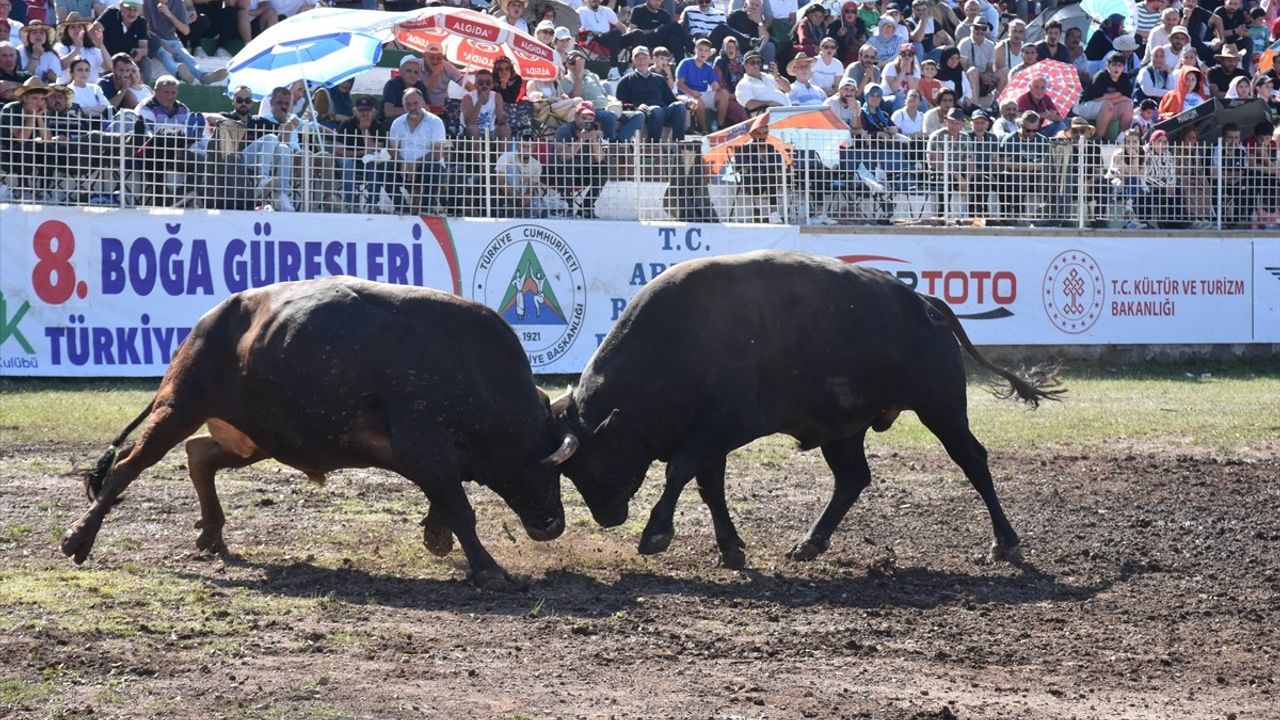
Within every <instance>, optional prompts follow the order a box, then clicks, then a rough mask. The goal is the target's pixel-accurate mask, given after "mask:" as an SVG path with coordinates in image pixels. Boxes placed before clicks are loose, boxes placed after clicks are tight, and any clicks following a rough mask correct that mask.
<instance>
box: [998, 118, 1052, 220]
mask: <svg viewBox="0 0 1280 720" xmlns="http://www.w3.org/2000/svg"><path fill="white" fill-rule="evenodd" d="M1018 123H1019V129H1018V132H1017V133H1015V134H1013V135H1009V136H1006V137H1005V138H1004V140H1001V141H1000V154H999V156H998V157H999V166H1000V169H1001V174H1002V180H1001V183H1000V187H999V189H998V193H997V194H998V196H999V199H1000V215H1001V217H1002V218H1003V222H1002V224H1007V223H1009V222H1015V223H1016V224H1019V225H1022V224H1025V222H1024V221H1023V220H1021V218H1022V217H1024V214H1023V212H1022V203H1023V200H1025V199H1026V198H1028V197H1030V196H1031V195H1033V194H1036V193H1040V194H1042V195H1041V196H1042V198H1043V193H1046V192H1048V190H1047V188H1045V187H1044V170H1045V167H1046V165H1047V160H1048V158H1049V141H1048V140H1047V139H1045V137H1044V136H1043V135H1041V134H1040V116H1039V115H1037V114H1036V112H1035V111H1034V110H1028V111H1026V112H1024V113H1022V115H1021V116H1019V118H1018Z"/></svg>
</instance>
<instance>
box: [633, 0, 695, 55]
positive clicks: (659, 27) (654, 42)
mask: <svg viewBox="0 0 1280 720" xmlns="http://www.w3.org/2000/svg"><path fill="white" fill-rule="evenodd" d="M662 4H663V0H644V2H643V3H642V4H640V5H636V6H635V7H633V8H631V20H630V22H631V27H632V30H631V32H628V33H627V34H626V35H625V36H623V45H624V46H625V47H631V48H635V47H657V46H659V45H661V46H663V47H666V48H667V49H669V50H670V51H671V52H672V53H673V57H674V58H675V59H676V60H683V59H684V57H685V55H688V54H691V53H692V52H693V38H692V37H690V36H689V31H688V30H685V29H684V26H683V25H681V24H680V23H678V22H676V21H675V19H673V18H672V17H671V14H670V13H668V12H667V11H666V10H665V9H664V8H663V7H662ZM633 53H634V50H633ZM632 62H633V64H634V58H632Z"/></svg>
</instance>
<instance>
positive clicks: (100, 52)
mask: <svg viewBox="0 0 1280 720" xmlns="http://www.w3.org/2000/svg"><path fill="white" fill-rule="evenodd" d="M90 26H92V28H93V29H92V30H90ZM58 31H59V33H60V37H59V40H58V44H57V45H54V46H53V49H54V52H56V53H58V57H59V58H61V60H62V70H63V72H62V77H61V78H60V79H61V80H62V81H63V82H70V81H71V79H72V78H71V73H70V70H71V63H72V62H74V61H75V60H78V59H81V58H83V59H84V60H86V61H88V63H89V78H88V79H89V80H90V81H93V82H97V80H98V78H99V77H100V76H102V74H103V73H108V72H111V63H110V60H111V55H110V54H109V53H108V52H107V48H106V46H105V45H104V44H103V35H102V26H101V25H99V24H98V23H95V22H93V21H92V20H88V19H85V18H83V17H81V16H80V13H78V12H73V13H70V14H69V15H67V19H66V20H63V21H62V22H60V23H58Z"/></svg>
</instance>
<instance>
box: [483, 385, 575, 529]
mask: <svg viewBox="0 0 1280 720" xmlns="http://www.w3.org/2000/svg"><path fill="white" fill-rule="evenodd" d="M538 395H539V398H540V399H541V400H542V406H543V410H544V412H545V422H544V423H543V426H542V428H541V431H540V432H539V435H538V440H537V442H536V443H534V444H533V449H534V451H535V454H534V455H532V456H530V457H528V458H527V459H526V462H525V463H524V464H523V466H522V468H521V472H520V476H519V478H518V479H517V480H516V481H515V482H505V481H500V480H496V479H495V481H494V482H492V483H490V486H491V487H492V489H493V491H494V492H496V493H498V495H499V496H500V497H501V498H502V499H503V500H505V501H506V503H507V505H509V506H510V507H511V509H512V510H514V511H515V512H516V514H517V515H519V516H520V522H521V523H523V524H524V529H525V532H526V533H528V534H529V537H530V538H532V539H534V540H540V541H545V540H554V539H556V538H558V537H560V534H561V533H563V532H564V505H562V504H561V502H560V470H561V465H563V464H564V462H565V461H567V460H569V459H570V458H572V457H573V455H574V453H575V452H576V451H577V449H578V438H577V436H576V435H575V434H574V433H573V432H572V431H571V430H569V429H568V427H567V426H566V425H565V423H563V422H560V421H558V420H557V419H556V418H555V417H553V416H552V414H551V400H550V398H548V397H547V395H546V393H544V392H542V391H541V390H539V391H538Z"/></svg>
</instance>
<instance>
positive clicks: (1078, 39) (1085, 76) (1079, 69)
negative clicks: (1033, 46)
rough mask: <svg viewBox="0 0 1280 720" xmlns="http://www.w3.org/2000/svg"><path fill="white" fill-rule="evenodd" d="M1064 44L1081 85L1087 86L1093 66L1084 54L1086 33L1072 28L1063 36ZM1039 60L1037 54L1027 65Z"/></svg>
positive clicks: (1091, 75)
mask: <svg viewBox="0 0 1280 720" xmlns="http://www.w3.org/2000/svg"><path fill="white" fill-rule="evenodd" d="M1063 42H1064V43H1065V44H1066V46H1067V53H1068V54H1069V55H1070V56H1071V64H1072V65H1073V66H1074V67H1075V69H1076V74H1077V75H1079V76H1080V85H1081V86H1083V85H1085V84H1087V83H1088V82H1089V78H1091V77H1093V72H1092V71H1093V64H1092V63H1090V62H1089V56H1088V55H1085V52H1084V33H1083V32H1081V30H1080V28H1078V27H1072V28H1070V29H1068V30H1067V32H1066V34H1065V35H1063ZM1039 60H1040V54H1039V53H1038V52H1037V53H1036V56H1035V57H1034V58H1031V60H1030V61H1028V62H1027V64H1028V65H1030V64H1031V63H1033V62H1037V61H1039Z"/></svg>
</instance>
